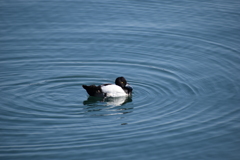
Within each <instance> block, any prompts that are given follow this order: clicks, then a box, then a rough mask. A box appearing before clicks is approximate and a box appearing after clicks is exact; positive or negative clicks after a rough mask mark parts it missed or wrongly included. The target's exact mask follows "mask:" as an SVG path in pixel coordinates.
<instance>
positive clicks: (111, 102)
mask: <svg viewBox="0 0 240 160" xmlns="http://www.w3.org/2000/svg"><path fill="white" fill-rule="evenodd" d="M99 102H102V103H105V104H106V106H122V105H124V104H126V103H129V102H132V98H131V97H129V96H128V97H127V96H126V97H124V96H123V97H107V98H99V97H92V96H89V97H88V99H87V100H85V101H83V104H84V105H90V106H92V105H94V104H97V103H99Z"/></svg>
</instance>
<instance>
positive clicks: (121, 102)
mask: <svg viewBox="0 0 240 160" xmlns="http://www.w3.org/2000/svg"><path fill="white" fill-rule="evenodd" d="M129 102H132V97H108V98H99V97H92V96H89V97H88V99H87V100H85V101H83V105H85V106H87V107H86V108H84V110H85V113H86V114H87V113H88V114H90V116H109V115H118V114H127V113H131V112H132V109H133V107H130V106H131V105H125V104H127V103H129Z"/></svg>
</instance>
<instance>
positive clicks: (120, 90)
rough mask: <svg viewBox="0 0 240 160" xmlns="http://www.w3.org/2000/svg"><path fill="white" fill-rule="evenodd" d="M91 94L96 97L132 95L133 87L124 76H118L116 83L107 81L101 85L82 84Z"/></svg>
mask: <svg viewBox="0 0 240 160" xmlns="http://www.w3.org/2000/svg"><path fill="white" fill-rule="evenodd" d="M82 87H83V88H84V89H85V90H86V91H87V93H88V94H89V95H90V96H94V97H122V96H131V94H132V90H133V88H132V87H131V86H130V85H129V84H128V83H127V81H126V79H125V78H124V77H117V78H116V80H115V84H111V83H107V84H102V85H99V86H96V85H89V86H87V85H82Z"/></svg>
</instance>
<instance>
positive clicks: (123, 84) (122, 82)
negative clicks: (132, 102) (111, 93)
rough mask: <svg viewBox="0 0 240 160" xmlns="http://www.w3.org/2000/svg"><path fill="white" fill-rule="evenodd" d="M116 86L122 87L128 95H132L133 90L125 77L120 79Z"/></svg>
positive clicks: (116, 81) (117, 79)
mask: <svg viewBox="0 0 240 160" xmlns="http://www.w3.org/2000/svg"><path fill="white" fill-rule="evenodd" d="M115 84H116V85H118V86H120V87H122V89H123V90H124V91H125V92H126V93H127V94H130V93H132V90H133V88H132V87H131V86H130V85H129V84H128V83H127V81H126V79H125V78H124V77H118V78H116V80H115Z"/></svg>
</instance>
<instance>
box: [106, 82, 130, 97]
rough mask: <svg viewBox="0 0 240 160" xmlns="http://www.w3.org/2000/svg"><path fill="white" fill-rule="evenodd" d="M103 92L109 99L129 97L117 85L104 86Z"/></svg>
mask: <svg viewBox="0 0 240 160" xmlns="http://www.w3.org/2000/svg"><path fill="white" fill-rule="evenodd" d="M102 92H103V93H106V94H107V97H121V96H127V94H126V93H125V92H124V90H123V89H122V88H121V87H120V86H118V85H115V84H111V85H107V86H102Z"/></svg>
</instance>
